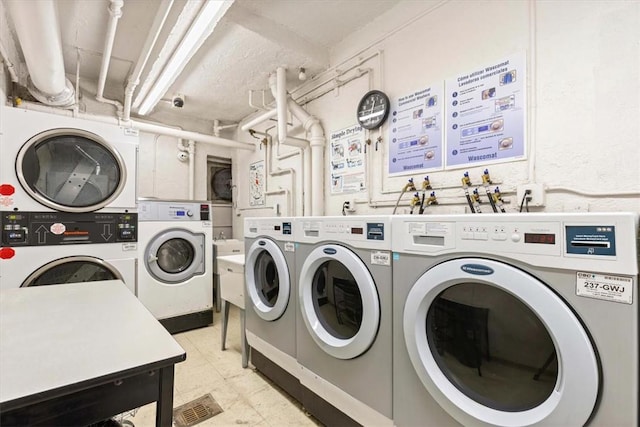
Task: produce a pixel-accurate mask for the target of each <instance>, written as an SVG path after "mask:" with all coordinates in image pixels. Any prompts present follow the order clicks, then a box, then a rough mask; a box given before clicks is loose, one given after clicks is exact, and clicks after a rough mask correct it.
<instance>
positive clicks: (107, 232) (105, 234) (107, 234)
mask: <svg viewBox="0 0 640 427" xmlns="http://www.w3.org/2000/svg"><path fill="white" fill-rule="evenodd" d="M111 236H113V234H111V224H104V227H103V229H102V238H103V239H104V241H105V242H106V241H108V240H109V239H110V238H111Z"/></svg>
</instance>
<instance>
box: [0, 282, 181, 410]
mask: <svg viewBox="0 0 640 427" xmlns="http://www.w3.org/2000/svg"><path fill="white" fill-rule="evenodd" d="M184 354H185V351H184V350H183V349H182V347H180V345H179V344H178V343H177V342H176V341H175V340H174V339H173V337H172V336H171V335H170V334H169V333H168V332H167V331H166V329H165V328H164V327H163V326H162V325H161V324H160V323H158V321H157V320H156V319H155V318H154V317H153V316H152V315H151V313H149V311H148V310H147V309H146V308H145V307H144V306H143V305H142V304H141V303H140V302H139V301H138V299H137V298H136V297H135V296H134V295H133V294H132V293H131V292H130V291H129V289H128V288H127V287H126V286H125V285H124V284H123V283H122V282H121V281H119V280H110V281H103V282H87V283H74V284H67V285H52V286H37V287H31V288H16V289H8V290H2V291H0V403H4V402H9V401H12V400H14V399H18V398H21V397H25V396H32V395H34V394H36V393H42V392H46V391H49V390H53V389H56V388H59V387H64V386H68V385H72V384H76V383H79V382H83V381H87V380H91V379H94V378H98V377H102V376H105V375H109V374H115V373H119V372H122V371H125V370H128V369H134V368H137V367H140V366H144V365H147V364H150V363H155V362H160V361H165V360H168V359H172V358H176V357H180V356H181V355H184ZM183 357H184V356H183Z"/></svg>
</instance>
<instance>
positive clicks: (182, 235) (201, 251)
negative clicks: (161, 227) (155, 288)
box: [144, 228, 206, 285]
mask: <svg viewBox="0 0 640 427" xmlns="http://www.w3.org/2000/svg"><path fill="white" fill-rule="evenodd" d="M171 241H175V243H180V244H186V245H188V246H187V248H189V247H190V250H191V251H192V252H191V254H192V257H191V259H190V262H189V263H188V265H186V266H184V268H180V269H178V270H176V271H167V270H166V269H165V268H163V266H162V265H161V264H162V262H163V259H165V258H163V254H159V253H158V252H159V251H161V250H163V249H166V250H172V249H175V248H171V247H169V248H165V247H164V246H163V245H165V244H170V242H171ZM180 255H183V254H182V253H181V254H180ZM205 255H206V249H205V235H204V234H203V233H192V232H191V231H189V230H185V229H182V228H173V229H169V230H165V231H163V232H162V233H159V234H157V235H156V236H155V237H153V238H152V239H151V240H150V241H149V244H148V245H147V247H146V250H145V256H144V265H145V268H146V269H147V271H148V272H149V273H150V274H151V275H152V276H153V277H154V278H155V279H156V280H158V281H160V282H162V283H166V284H168V285H180V284H182V283H183V282H185V281H186V280H189V279H191V278H192V277H194V276H200V275H202V274H204V273H205V265H204V260H205Z"/></svg>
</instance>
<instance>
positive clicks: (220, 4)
mask: <svg viewBox="0 0 640 427" xmlns="http://www.w3.org/2000/svg"><path fill="white" fill-rule="evenodd" d="M231 3H233V0H207V2H206V3H205V4H204V6H202V9H201V10H200V13H199V14H198V16H197V17H196V19H195V20H194V21H193V23H192V24H191V27H190V28H189V30H188V31H187V34H186V35H185V36H184V38H183V39H182V41H181V42H180V45H178V47H177V49H176V50H175V52H174V53H173V56H171V59H169V61H168V62H167V65H166V66H165V67H164V70H162V73H160V76H158V79H157V80H156V81H155V83H154V84H153V86H152V87H151V89H150V90H149V93H148V94H147V96H146V98H145V99H144V101H142V104H141V105H140V108H139V109H138V114H140V115H145V114H148V113H149V112H150V111H151V110H152V109H153V107H155V106H156V104H157V103H158V101H160V99H161V98H162V97H163V96H164V94H165V93H166V92H167V90H169V87H170V86H171V85H172V84H173V82H174V81H175V80H176V78H177V77H178V75H179V74H180V73H181V72H182V70H183V69H184V67H185V66H186V65H187V63H188V62H189V60H190V59H191V58H192V57H193V55H194V54H195V53H196V52H197V51H198V49H199V48H200V46H202V44H203V43H204V41H205V40H206V39H207V37H209V35H210V34H211V33H212V32H213V29H214V28H215V26H216V24H217V23H218V22H219V21H220V19H221V18H222V16H223V15H224V13H225V12H226V11H227V9H229V6H231Z"/></svg>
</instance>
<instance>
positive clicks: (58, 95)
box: [5, 0, 75, 107]
mask: <svg viewBox="0 0 640 427" xmlns="http://www.w3.org/2000/svg"><path fill="white" fill-rule="evenodd" d="M55 3H56V2H55V1H54V0H40V1H37V2H31V1H17V0H13V1H5V5H6V6H7V8H8V10H9V13H10V14H11V18H12V20H13V23H14V27H15V30H16V34H17V36H18V40H19V43H20V47H21V48H22V54H23V55H24V59H25V62H26V63H27V68H28V69H29V75H30V79H31V83H32V84H30V85H29V92H31V94H32V95H33V96H34V97H36V99H37V100H38V101H40V102H42V103H44V104H47V105H52V106H56V107H69V106H71V105H73V104H74V102H75V94H74V89H73V85H72V84H71V82H70V81H69V80H68V79H67V78H66V76H65V73H64V59H63V57H62V40H61V36H60V26H59V24H58V14H57V12H58V11H57V9H56V4H55Z"/></svg>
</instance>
